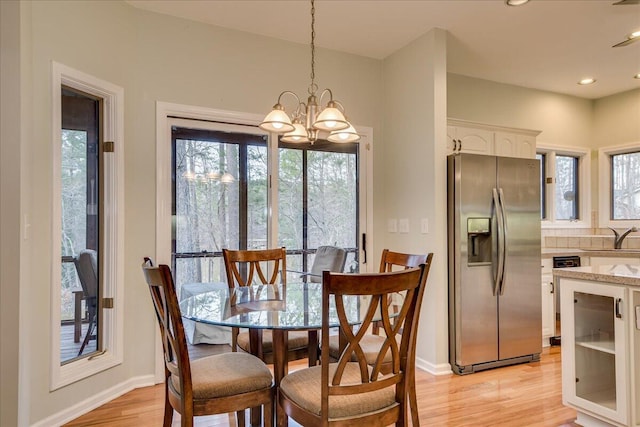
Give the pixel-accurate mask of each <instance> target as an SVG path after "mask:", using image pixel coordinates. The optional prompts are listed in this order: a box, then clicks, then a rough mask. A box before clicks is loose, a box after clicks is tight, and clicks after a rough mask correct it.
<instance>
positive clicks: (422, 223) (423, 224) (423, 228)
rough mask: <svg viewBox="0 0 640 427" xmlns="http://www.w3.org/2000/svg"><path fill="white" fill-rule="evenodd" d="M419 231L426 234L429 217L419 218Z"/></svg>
mask: <svg viewBox="0 0 640 427" xmlns="http://www.w3.org/2000/svg"><path fill="white" fill-rule="evenodd" d="M420 232H421V233H422V234H427V233H429V219H427V218H422V219H421V220H420Z"/></svg>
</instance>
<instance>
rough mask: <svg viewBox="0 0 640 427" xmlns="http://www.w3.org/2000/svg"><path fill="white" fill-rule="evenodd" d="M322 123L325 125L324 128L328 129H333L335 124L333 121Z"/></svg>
mask: <svg viewBox="0 0 640 427" xmlns="http://www.w3.org/2000/svg"><path fill="white" fill-rule="evenodd" d="M324 123H325V126H326V127H328V128H334V127H336V122H335V121H333V120H329V121H326V122H324Z"/></svg>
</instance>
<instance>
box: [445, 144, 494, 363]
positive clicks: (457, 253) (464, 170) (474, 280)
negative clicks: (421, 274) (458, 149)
mask: <svg viewBox="0 0 640 427" xmlns="http://www.w3.org/2000/svg"><path fill="white" fill-rule="evenodd" d="M448 167H449V169H448V175H449V179H448V184H449V187H448V191H449V194H448V197H449V245H450V247H449V304H450V307H449V310H450V330H449V333H450V352H451V355H450V359H451V363H452V364H456V365H458V366H468V365H474V364H477V363H483V362H490V361H494V360H498V319H497V310H498V307H497V302H498V299H497V296H495V295H494V289H493V285H494V279H493V276H494V270H493V268H492V264H493V261H494V260H495V256H496V254H495V244H494V243H493V242H494V240H495V238H494V235H495V228H496V221H495V212H494V206H493V199H492V191H493V188H494V187H495V186H496V158H495V157H493V156H482V155H473V154H457V155H453V156H450V157H449V162H448ZM486 218H489V228H490V230H489V231H490V233H491V235H490V236H488V241H485V242H484V245H485V246H484V247H480V246H479V245H480V243H479V242H475V244H476V245H477V246H476V248H475V249H474V247H473V244H474V242H472V240H473V239H472V237H473V233H476V232H477V233H478V234H479V235H480V236H481V237H484V236H483V235H482V233H483V232H484V231H485V228H486V220H484V219H486ZM469 233H472V234H471V237H470V234H469ZM487 244H488V247H489V249H488V250H489V252H490V253H489V254H485V255H482V256H475V255H474V254H473V251H474V250H475V251H485V250H487V248H486V245H487ZM478 254H480V252H478Z"/></svg>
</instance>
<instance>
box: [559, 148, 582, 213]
mask: <svg viewBox="0 0 640 427" xmlns="http://www.w3.org/2000/svg"><path fill="white" fill-rule="evenodd" d="M555 171H556V176H555V219H556V220H577V219H580V209H579V195H580V191H579V186H578V157H575V156H564V155H556V156H555Z"/></svg>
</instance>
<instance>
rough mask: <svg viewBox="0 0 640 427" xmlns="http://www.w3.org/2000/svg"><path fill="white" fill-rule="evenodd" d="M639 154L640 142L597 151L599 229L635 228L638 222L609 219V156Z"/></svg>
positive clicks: (639, 221)
mask: <svg viewBox="0 0 640 427" xmlns="http://www.w3.org/2000/svg"><path fill="white" fill-rule="evenodd" d="M633 152H640V141H638V142H633V143H630V144H623V145H612V146H608V147H602V148H600V149H598V171H599V174H598V175H599V176H598V178H599V179H598V208H599V212H600V215H599V218H598V226H599V227H601V228H606V227H613V228H627V227H633V226H637V225H638V223H640V220H634V219H619V220H614V219H611V196H612V188H611V185H612V182H611V166H612V165H611V156H613V155H617V154H626V153H633Z"/></svg>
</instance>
